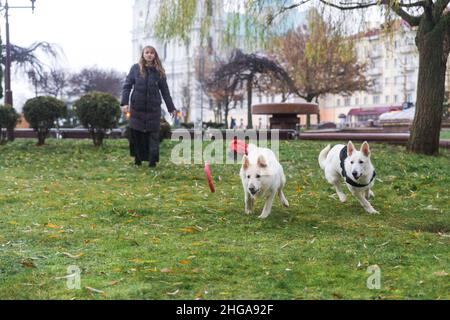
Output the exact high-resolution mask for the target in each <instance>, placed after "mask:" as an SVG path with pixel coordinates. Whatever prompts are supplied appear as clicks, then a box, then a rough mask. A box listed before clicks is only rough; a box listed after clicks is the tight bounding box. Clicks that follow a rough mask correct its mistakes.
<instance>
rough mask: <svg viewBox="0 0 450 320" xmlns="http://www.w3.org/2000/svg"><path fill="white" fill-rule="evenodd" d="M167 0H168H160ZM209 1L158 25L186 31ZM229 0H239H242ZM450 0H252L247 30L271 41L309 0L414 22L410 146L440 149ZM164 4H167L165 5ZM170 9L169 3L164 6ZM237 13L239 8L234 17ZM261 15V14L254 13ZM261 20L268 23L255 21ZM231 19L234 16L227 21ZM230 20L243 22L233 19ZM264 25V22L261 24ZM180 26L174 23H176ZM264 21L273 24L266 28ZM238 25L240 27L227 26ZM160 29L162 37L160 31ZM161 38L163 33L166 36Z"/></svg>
mask: <svg viewBox="0 0 450 320" xmlns="http://www.w3.org/2000/svg"><path fill="white" fill-rule="evenodd" d="M161 2H164V1H161ZM170 2H171V3H174V4H177V5H178V6H179V4H180V3H184V0H171V1H170ZM205 2H206V3H208V2H211V0H205V1H199V2H196V1H189V4H190V7H189V8H188V9H186V8H184V9H183V7H180V8H181V9H183V10H174V11H172V12H171V15H164V19H165V20H166V22H167V21H169V22H171V23H167V24H166V26H167V27H166V28H165V29H161V30H159V32H160V34H161V35H163V36H165V37H166V38H176V37H179V35H180V34H183V35H184V36H185V35H186V32H187V31H188V30H191V27H192V23H193V21H194V19H193V18H194V17H195V15H196V12H197V11H196V10H195V8H192V6H194V5H195V4H202V5H204V3H205ZM228 2H231V3H234V4H238V3H242V1H239V0H229V1H228ZM449 2H450V0H422V1H416V0H339V1H335V0H315V1H313V0H302V1H299V2H296V3H293V2H292V1H286V0H248V1H245V3H244V9H245V11H246V15H245V19H246V21H247V22H248V21H250V23H246V24H245V26H246V28H245V29H246V30H250V31H251V30H253V31H254V30H256V32H253V34H255V33H256V34H259V35H260V40H262V41H260V43H264V44H267V43H268V42H269V41H268V38H269V37H270V32H269V31H270V26H276V23H277V22H279V21H280V20H282V19H279V18H280V17H282V15H283V14H284V13H285V12H288V11H290V10H296V9H297V8H298V7H300V6H302V5H305V4H308V3H309V4H310V3H321V4H322V5H325V6H328V7H332V8H335V9H338V10H341V11H344V12H345V11H354V12H356V13H357V14H359V15H364V14H366V13H367V11H368V10H370V9H371V8H372V7H375V8H378V9H379V10H380V12H382V13H385V16H386V17H387V18H392V16H393V15H394V16H398V17H400V18H401V19H403V20H405V21H406V22H408V24H409V25H410V26H412V27H416V28H417V31H416V46H417V48H418V51H419V77H418V81H417V84H418V87H417V98H416V111H415V116H414V120H413V123H412V127H411V134H410V138H409V142H408V146H407V149H408V150H409V151H411V152H414V153H421V154H426V155H437V154H438V153H439V134H440V130H441V124H442V108H443V102H444V94H445V88H444V85H445V72H446V64H447V59H448V55H449V53H450V14H449V12H448V10H447V9H446V8H447V5H448V4H449ZM160 8H164V6H161V7H160ZM166 9H167V7H166ZM237 16H238V15H237V14H236V15H235V17H237ZM255 17H258V18H255ZM255 19H259V20H257V21H262V22H265V23H251V22H252V21H255ZM228 25H230V22H229V23H228ZM231 25H232V26H236V25H239V24H238V23H236V22H235V21H233V22H232V23H231ZM261 25H262V26H263V27H261ZM174 26H176V27H174ZM265 26H269V27H267V28H264V27H265ZM227 30H235V32H234V34H236V33H237V32H238V31H237V30H239V28H234V29H233V28H227ZM161 35H160V37H162V36H161ZM162 38H163V37H162Z"/></svg>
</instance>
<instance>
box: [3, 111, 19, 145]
mask: <svg viewBox="0 0 450 320" xmlns="http://www.w3.org/2000/svg"><path fill="white" fill-rule="evenodd" d="M19 119H20V116H19V114H18V113H17V111H16V110H15V109H14V108H13V107H11V106H9V105H5V106H3V105H0V144H5V143H6V142H7V140H8V137H7V135H4V133H3V130H2V129H3V128H5V129H6V130H7V132H8V131H11V130H14V128H15V127H16V124H17V122H18V121H19Z"/></svg>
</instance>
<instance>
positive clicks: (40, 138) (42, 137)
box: [37, 130, 48, 146]
mask: <svg viewBox="0 0 450 320" xmlns="http://www.w3.org/2000/svg"><path fill="white" fill-rule="evenodd" d="M47 132H48V131H47V130H43V131H40V130H38V132H37V134H38V144H37V145H38V146H43V145H44V144H45V138H46V137H47Z"/></svg>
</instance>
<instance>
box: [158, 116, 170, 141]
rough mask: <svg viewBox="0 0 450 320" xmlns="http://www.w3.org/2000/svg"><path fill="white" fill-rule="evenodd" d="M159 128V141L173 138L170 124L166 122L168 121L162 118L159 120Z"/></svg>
mask: <svg viewBox="0 0 450 320" xmlns="http://www.w3.org/2000/svg"><path fill="white" fill-rule="evenodd" d="M159 126H160V130H161V131H160V133H159V141H163V140H164V139H170V138H171V133H172V131H171V128H170V124H169V123H168V122H167V121H166V119H164V118H161V119H160V120H159Z"/></svg>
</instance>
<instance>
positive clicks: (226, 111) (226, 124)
mask: <svg viewBox="0 0 450 320" xmlns="http://www.w3.org/2000/svg"><path fill="white" fill-rule="evenodd" d="M228 106H229V102H228V99H226V100H225V102H224V103H223V111H224V113H225V114H224V117H225V129H228V128H229V126H228Z"/></svg>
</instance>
